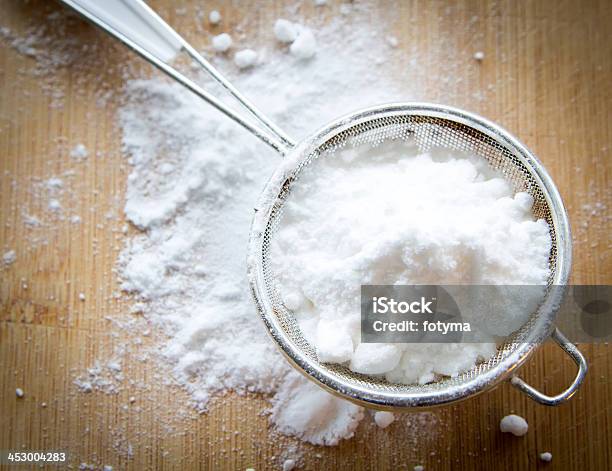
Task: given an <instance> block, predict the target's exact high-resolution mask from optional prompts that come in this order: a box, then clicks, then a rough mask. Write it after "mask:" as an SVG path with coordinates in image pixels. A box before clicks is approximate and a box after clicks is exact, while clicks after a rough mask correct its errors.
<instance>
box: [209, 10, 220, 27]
mask: <svg viewBox="0 0 612 471" xmlns="http://www.w3.org/2000/svg"><path fill="white" fill-rule="evenodd" d="M208 21H210V24H211V25H218V24H219V22H220V21H221V13H219V12H218V11H217V10H213V11H211V12H210V13H209V15H208Z"/></svg>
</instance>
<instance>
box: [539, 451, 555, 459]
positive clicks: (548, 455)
mask: <svg viewBox="0 0 612 471" xmlns="http://www.w3.org/2000/svg"><path fill="white" fill-rule="evenodd" d="M540 459H541V460H542V461H546V462H550V461H552V453H550V452H548V451H545V452H544V453H540Z"/></svg>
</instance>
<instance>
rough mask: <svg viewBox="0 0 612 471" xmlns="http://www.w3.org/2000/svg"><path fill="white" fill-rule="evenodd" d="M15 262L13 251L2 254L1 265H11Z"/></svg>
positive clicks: (15, 257)
mask: <svg viewBox="0 0 612 471" xmlns="http://www.w3.org/2000/svg"><path fill="white" fill-rule="evenodd" d="M16 260H17V253H16V252H15V251H14V250H9V251H7V252H4V254H3V255H2V263H4V264H5V265H12V264H13V263H15V261H16Z"/></svg>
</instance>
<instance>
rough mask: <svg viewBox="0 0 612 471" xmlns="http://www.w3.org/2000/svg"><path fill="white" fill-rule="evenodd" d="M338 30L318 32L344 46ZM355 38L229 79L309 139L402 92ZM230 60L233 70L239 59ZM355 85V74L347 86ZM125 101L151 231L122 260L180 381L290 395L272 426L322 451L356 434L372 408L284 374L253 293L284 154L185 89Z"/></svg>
mask: <svg viewBox="0 0 612 471" xmlns="http://www.w3.org/2000/svg"><path fill="white" fill-rule="evenodd" d="M338 27H339V25H337V24H334V25H332V26H330V27H328V28H327V29H325V28H324V29H322V30H320V31H319V33H318V34H320V35H322V36H323V37H335V36H336V35H337V34H338ZM351 34H352V33H351V32H350V31H349V32H347V33H346V35H347V41H346V43H342V44H340V43H337V44H336V43H335V42H334V41H330V47H329V48H326V50H324V51H323V50H322V51H319V54H318V55H317V57H316V58H315V59H314V60H313V61H305V62H302V61H294V60H291V59H290V58H288V57H287V55H286V53H285V52H283V51H280V52H276V53H270V52H268V53H267V57H266V61H265V62H263V63H262V64H261V65H260V66H259V67H258V68H257V69H256V71H255V70H253V71H252V72H251V71H245V72H243V73H240V74H237V75H236V76H232V75H231V73H230V74H229V75H230V77H229V78H230V79H231V80H232V81H233V82H234V83H235V85H236V86H237V87H238V88H239V89H240V90H241V91H243V92H244V93H245V94H246V95H247V96H249V97H250V98H251V99H253V101H254V102H255V103H256V104H259V105H260V107H261V108H262V109H265V110H266V111H267V112H268V114H270V115H271V116H272V118H273V119H274V120H275V121H277V122H279V123H280V124H283V125H284V127H287V128H288V130H289V131H291V132H292V134H294V135H297V136H298V137H299V136H300V135H302V134H303V133H304V132H305V131H307V130H312V129H315V128H316V127H317V126H320V125H322V124H324V123H325V122H326V121H329V120H330V119H333V118H335V117H337V116H338V115H339V114H341V113H343V112H347V111H350V110H351V109H353V108H354V103H355V102H356V100H357V97H358V99H359V100H360V101H361V103H363V105H364V106H365V105H371V104H375V103H379V102H381V101H385V100H389V99H391V98H392V97H393V96H394V87H393V84H392V83H389V84H388V85H387V86H385V87H376V88H374V89H370V88H369V85H368V83H369V82H370V80H371V73H370V71H371V68H370V62H369V60H367V58H364V57H363V56H362V55H360V54H358V53H357V51H358V50H359V49H360V46H359V44H358V42H357V41H351V40H350V37H351ZM354 34H355V35H356V37H357V36H358V34H360V33H358V32H355V33H354ZM218 65H219V68H220V69H222V70H223V71H224V72H226V71H227V70H230V71H231V68H230V67H227V62H220V63H219V64H218ZM346 76H351V77H353V79H352V80H351V81H350V83H349V84H348V85H347V83H346V80H345V77H346ZM366 89H369V90H370V91H369V93H368V94H367V95H366V96H363V90H366ZM339 91H342V93H339ZM126 95H127V97H128V100H127V103H126V105H125V106H124V107H123V108H122V110H121V112H120V122H121V127H122V129H123V143H124V148H125V150H126V152H127V153H128V154H129V155H130V160H129V161H130V163H131V165H132V171H131V174H130V176H129V178H128V188H127V198H126V205H125V212H126V216H127V218H128V219H129V220H130V221H131V222H132V223H133V224H135V225H136V226H137V227H138V228H140V229H141V230H142V232H141V233H140V234H138V235H136V236H135V237H134V238H132V239H131V240H130V242H129V244H128V246H127V247H126V249H125V250H124V252H123V254H122V256H121V263H120V265H121V267H122V268H121V274H122V278H123V284H122V287H123V289H124V290H126V291H130V292H133V293H134V294H136V295H137V296H138V297H139V298H141V300H142V301H144V302H143V303H142V304H140V307H139V310H141V311H142V312H143V314H144V316H146V318H147V319H149V320H150V321H151V322H153V324H155V325H157V326H158V327H160V328H161V329H162V330H163V331H164V332H166V333H167V334H168V335H169V340H168V341H167V342H166V343H165V345H163V346H162V347H161V349H160V350H161V354H162V356H163V358H164V360H163V361H164V362H168V363H169V364H170V366H171V368H172V370H173V377H174V378H176V380H177V381H178V382H179V384H181V385H182V386H183V387H184V388H185V389H187V390H188V391H190V393H191V395H192V398H193V401H194V403H195V404H196V406H197V407H198V408H200V409H205V408H206V406H207V404H208V402H209V400H210V398H211V395H213V394H215V393H219V392H223V391H226V390H228V389H231V390H235V391H238V392H246V391H254V392H264V393H274V392H275V391H276V390H277V388H279V387H280V390H279V393H278V395H277V396H276V398H275V399H274V400H273V402H274V407H273V413H272V414H271V419H272V421H273V422H275V423H276V424H277V428H278V429H279V430H280V431H281V432H283V433H287V434H292V435H296V436H299V437H301V438H302V439H304V440H308V441H311V442H313V443H320V444H335V443H337V442H338V440H340V439H342V438H345V437H348V436H350V435H351V434H352V433H353V431H354V429H355V427H356V425H357V423H358V422H359V420H360V418H361V416H362V410H361V408H359V407H357V406H354V405H352V404H349V403H347V402H345V401H341V400H339V399H336V398H335V397H333V396H331V395H329V394H328V393H326V392H324V391H323V390H321V389H320V388H318V387H317V386H315V385H312V384H310V383H308V382H307V380H305V379H304V378H301V377H299V376H297V375H295V376H294V375H290V376H289V377H288V378H287V379H286V380H285V379H284V378H285V375H287V373H288V372H289V371H290V367H289V366H288V364H287V363H286V361H285V360H284V359H283V358H282V357H281V356H280V355H279V354H278V353H277V351H276V347H275V346H274V344H273V342H271V341H270V339H269V338H268V336H267V334H266V332H265V329H264V327H263V325H262V324H261V321H260V320H259V319H258V318H257V316H256V314H255V308H254V306H253V303H252V300H251V298H250V293H249V292H248V283H247V280H246V274H245V272H246V267H245V257H246V246H247V239H248V232H249V225H250V221H251V215H252V208H253V204H254V203H255V201H256V199H257V195H258V194H259V192H260V191H261V188H262V186H263V184H264V182H265V180H266V179H267V178H268V177H269V175H270V174H271V173H272V170H273V168H274V166H275V165H277V164H278V163H279V162H280V161H279V159H278V156H277V155H275V154H274V153H273V152H272V151H270V150H269V149H267V148H266V147H265V146H263V145H262V144H260V143H259V142H258V141H257V140H256V139H255V138H253V137H252V136H250V135H249V134H248V133H246V132H244V131H243V130H242V129H241V128H239V127H238V126H236V125H235V124H234V123H232V122H231V121H229V120H227V119H226V118H225V117H223V116H222V115H221V114H219V113H218V112H216V111H215V110H213V109H211V108H210V107H207V106H205V105H203V104H202V103H200V102H199V101H197V100H195V99H194V98H193V96H192V95H191V94H190V93H189V92H187V91H185V90H184V89H182V88H181V87H180V86H178V85H175V84H171V83H168V82H167V81H165V80H161V79H151V80H132V81H130V82H129V83H128V85H127V88H126ZM404 96H406V94H405V92H404ZM291 118H293V119H291ZM84 379H85V380H88V378H84ZM295 395H300V397H303V398H304V400H305V401H307V402H308V403H310V402H309V401H311V399H312V397H313V395H314V397H316V398H317V404H319V403H320V402H321V401H322V406H321V407H323V410H322V409H320V408H319V407H316V404H315V405H313V407H312V408H310V407H304V405H303V404H299V405H298V404H294V402H293V397H294V396H295ZM296 414H297V415H296Z"/></svg>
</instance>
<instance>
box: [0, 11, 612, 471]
mask: <svg viewBox="0 0 612 471" xmlns="http://www.w3.org/2000/svg"><path fill="white" fill-rule="evenodd" d="M179 3H180V5H179ZM357 3H359V2H357ZM151 4H153V6H154V7H155V8H158V9H159V11H160V12H162V15H163V16H164V18H165V19H167V20H168V21H169V22H170V24H172V25H173V26H175V27H176V28H177V29H178V30H179V31H181V32H182V33H184V34H185V36H186V37H187V39H188V40H190V41H193V42H194V43H195V44H196V45H197V46H198V47H204V46H205V45H207V44H208V43H209V41H210V34H211V33H217V32H218V31H219V30H218V27H217V29H215V27H211V26H210V25H209V24H208V22H207V21H202V20H201V18H199V17H198V16H197V15H196V14H195V12H197V11H199V10H198V9H200V10H203V11H205V12H208V11H210V9H212V8H213V7H216V8H218V9H219V10H220V11H221V13H222V15H223V28H224V30H228V31H232V30H233V29H234V28H237V27H240V28H242V29H243V31H245V32H246V33H248V36H249V38H250V41H271V25H272V24H273V21H274V20H275V19H276V18H277V17H279V16H280V15H282V14H284V15H289V14H291V15H293V17H296V18H298V17H299V18H305V21H306V22H314V21H318V22H320V23H325V22H327V21H332V20H333V19H334V17H335V16H336V15H338V11H339V4H338V3H336V2H332V1H330V2H329V5H327V6H325V7H315V6H314V2H311V1H308V0H304V1H302V2H297V3H296V2H293V1H291V2H284V1H281V0H274V1H270V2H263V1H259V2H257V1H244V2H235V1H232V2H221V1H211V2H206V5H202V4H201V2H196V1H190V2H184V5H183V2H173V1H171V0H167V1H161V0H157V1H151ZM291 5H297V7H295V8H293V9H288V8H289V7H290V6H291ZM179 6H180V8H178V7H179ZM61 9H62V8H61V7H60V6H59V5H57V4H55V3H54V2H43V1H38V2H34V1H30V2H22V1H17V0H0V26H1V27H4V28H8V30H5V31H4V34H3V36H4V37H3V39H0V222H1V224H0V251H1V253H2V254H3V253H5V252H7V251H9V250H15V251H16V256H17V259H16V261H15V263H13V264H10V265H2V264H1V262H0V306H1V310H0V316H1V317H0V362H1V367H2V369H1V371H0V377H1V378H2V383H1V387H0V449H4V450H8V449H12V450H54V449H55V450H58V449H61V450H66V451H68V453H69V456H70V465H71V466H72V469H78V467H79V465H80V464H81V463H88V464H92V465H94V466H95V469H100V468H101V467H102V466H103V465H112V466H113V467H114V469H115V470H117V469H129V470H145V469H177V470H178V469H228V470H230V469H245V468H247V467H253V468H255V469H279V466H280V464H282V460H283V457H284V456H286V455H291V454H292V453H294V452H292V448H291V447H292V446H294V445H295V443H296V442H295V441H294V440H292V439H288V438H285V437H282V436H277V435H275V434H273V433H271V432H270V430H269V426H268V419H267V417H266V416H265V415H262V414H261V411H262V410H264V409H265V407H266V405H267V402H266V400H265V398H262V397H258V396H254V395H251V396H236V395H232V394H229V395H227V396H224V397H222V398H220V399H218V400H216V401H215V403H214V404H213V406H212V407H211V409H210V411H209V413H207V414H197V413H196V412H195V411H193V410H191V409H190V408H189V407H187V406H186V404H187V402H188V400H187V395H186V394H185V393H184V392H183V391H181V390H180V389H178V388H176V387H174V386H171V385H166V381H165V380H164V379H165V378H164V377H163V374H162V375H161V376H156V374H157V372H156V368H155V365H153V364H151V363H149V362H146V361H145V362H141V361H137V360H136V357H135V355H133V361H130V362H127V363H124V371H123V373H124V376H125V377H126V378H128V379H131V380H132V381H134V382H135V383H136V382H142V383H143V384H147V385H152V386H149V387H147V388H146V389H144V390H143V389H142V388H141V389H138V393H137V394H135V393H133V392H131V389H130V387H129V385H128V387H124V388H121V389H120V390H119V391H117V392H116V393H115V394H104V393H99V392H93V393H90V394H82V393H79V392H77V390H76V388H75V386H74V384H73V381H74V378H75V377H76V376H78V374H79V373H80V372H83V371H85V369H86V368H88V367H91V366H92V364H94V362H95V359H96V358H106V357H108V355H110V354H111V352H112V351H113V350H114V349H115V348H116V347H117V346H120V345H122V344H127V342H129V339H128V338H124V337H122V336H121V335H116V334H113V333H112V332H113V331H111V329H110V328H109V327H110V326H111V324H112V322H113V319H115V318H118V317H117V316H119V317H120V316H121V313H125V312H127V311H128V309H129V306H130V303H131V301H130V300H129V299H127V298H125V297H124V296H121V295H119V293H120V291H119V287H118V283H117V277H116V274H115V272H114V270H113V269H114V266H115V263H116V259H117V256H118V253H119V251H120V249H121V248H122V247H123V244H124V240H125V237H126V235H125V234H124V231H123V226H124V224H125V220H124V215H123V213H122V205H123V202H124V190H125V186H126V177H127V175H128V173H129V167H128V166H127V163H126V159H125V156H122V154H121V150H120V144H119V143H120V134H119V129H118V127H117V125H116V110H117V103H118V101H117V99H115V98H113V97H110V98H108V99H107V97H106V95H105V92H106V91H108V90H111V91H113V90H120V89H121V87H122V84H123V81H124V77H125V75H126V71H132V72H134V71H137V70H140V69H142V70H144V71H145V72H146V73H153V72H152V71H151V70H150V69H149V68H148V66H146V65H144V64H143V62H142V61H141V60H140V59H139V58H136V57H135V56H134V55H132V54H131V53H130V52H129V51H126V50H125V49H124V48H123V47H121V46H120V45H117V44H115V42H114V41H113V40H111V39H108V38H106V37H104V35H103V34H101V33H99V32H98V31H96V30H95V29H93V28H92V27H90V26H89V25H87V24H85V23H82V22H81V21H80V20H78V21H77V20H75V21H73V23H74V24H72V25H71V26H70V28H68V30H67V32H66V33H62V34H73V35H74V36H75V38H77V42H76V43H75V44H80V43H79V42H78V41H82V42H83V43H87V44H90V45H92V46H91V47H90V48H89V49H88V50H83V51H82V52H81V53H80V55H79V54H77V61H76V62H68V63H61V61H55V62H54V61H53V60H47V61H45V60H42V61H41V59H35V58H33V57H30V56H28V55H27V54H23V52H26V53H27V50H25V49H24V46H23V44H20V43H19V42H16V41H15V38H17V37H20V35H23V34H25V32H26V31H29V32H30V33H32V32H36V31H40V30H41V28H43V27H44V25H45V24H46V23H47V24H48V19H47V15H49V14H50V13H52V12H53V11H55V10H57V11H59V10H61ZM288 12H289V13H288ZM371 12H372V13H371V15H372V19H371V20H372V22H380V23H381V24H384V25H386V27H387V28H388V30H389V34H393V35H395V36H396V37H397V38H398V39H399V46H398V48H399V51H400V52H399V54H398V57H397V59H396V60H394V61H393V63H390V64H386V65H385V67H388V71H387V72H388V73H389V74H394V75H395V76H396V77H397V78H398V79H399V80H404V81H405V83H406V89H407V92H406V96H405V97H398V101H399V100H408V99H412V100H415V99H418V100H423V101H432V102H442V103H446V104H450V105H455V106H459V107H463V108H466V109H468V110H472V111H474V112H477V113H480V114H482V115H484V116H486V117H488V118H490V119H492V120H494V121H496V122H498V123H500V124H501V125H502V126H504V127H506V128H507V129H509V130H510V131H511V132H512V133H514V134H515V135H517V136H519V138H520V139H521V140H523V142H525V143H526V144H527V146H528V147H529V148H530V149H532V150H533V151H534V152H535V154H536V155H538V156H539V158H540V159H541V160H542V161H543V163H544V165H545V166H546V168H547V169H548V171H549V172H550V174H551V175H552V177H553V179H554V181H555V182H556V183H557V185H558V187H559V190H560V192H561V194H562V196H563V198H564V201H565V202H566V205H567V207H568V210H569V214H570V220H571V222H572V226H573V233H574V243H575V246H574V247H575V248H574V265H573V278H572V279H573V281H574V282H575V283H585V284H586V283H592V284H610V283H612V251H611V248H610V247H611V245H610V233H611V230H610V229H611V227H610V205H611V204H612V201H611V184H610V182H611V181H612V180H611V178H612V165H611V164H610V142H611V137H612V114H611V111H612V89H611V87H612V85H611V84H612V40H611V33H610V31H611V26H612V3H611V2H610V1H609V0H601V1H596V0H594V1H566V0H561V1H559V0H531V1H510V0H508V1H503V0H500V1H480V0H457V1H451V0H448V1H446V0H432V1H423V0H410V1H402V2H391V1H388V2H380V3H371ZM343 21H350V15H349V16H347V17H344V19H343ZM47 33H48V34H50V35H51V36H53V34H54V33H53V31H47ZM56 37H57V36H56ZM45 47H47V48H53V47H55V43H54V42H53V41H50V42H48V43H47V44H46V46H41V51H39V53H40V54H42V57H45V55H44V53H45V51H44V48H45ZM320 47H324V44H323V45H320ZM478 50H480V51H483V52H484V53H485V59H484V60H483V61H482V63H480V64H479V63H477V62H476V61H474V60H473V59H472V55H473V54H474V52H475V51H478ZM20 51H21V52H20ZM73 53H74V51H73ZM49 57H50V56H49ZM414 58H417V59H418V60H417V61H416V63H415V61H414V60H413V61H412V62H411V59H414ZM373 67H374V65H373ZM415 83H416V84H418V87H417V88H416V89H415V86H414V84H415ZM409 85H410V86H409ZM356 106H357V105H356ZM77 143H83V144H85V146H86V147H87V148H88V149H89V151H90V156H89V158H88V159H86V160H84V161H82V162H81V161H76V160H75V159H73V158H71V157H70V156H69V151H70V149H71V148H73V146H74V145H75V144H77ZM56 175H63V178H64V180H65V181H66V182H68V183H69V185H70V187H71V191H70V192H68V191H65V192H64V193H62V195H61V204H62V206H63V207H64V208H70V211H69V212H68V211H64V214H65V217H63V219H62V218H61V217H58V216H57V215H54V214H52V212H50V211H49V210H48V209H47V208H46V206H47V204H48V196H47V193H45V192H44V191H43V187H42V181H43V180H44V179H45V178H49V177H50V176H56ZM32 215H37V217H38V218H39V219H40V225H38V226H36V225H32V224H31V223H32V220H31V219H30V220H29V222H30V225H28V224H27V223H28V219H27V218H28V216H32ZM70 215H78V216H79V217H80V218H81V223H80V224H75V223H72V222H71V221H70ZM128 232H129V233H134V232H136V229H134V228H131V227H130V228H129V229H128ZM80 293H83V294H84V296H85V299H84V300H80V299H79V294H80ZM581 350H582V351H583V352H584V353H585V355H586V356H587V358H588V361H589V365H590V371H589V374H588V377H587V379H586V381H585V383H584V385H583V386H582V388H581V390H580V391H579V393H578V394H576V396H575V397H573V398H572V399H571V400H570V401H569V402H568V403H567V404H564V405H562V406H559V407H556V408H547V407H544V406H539V405H536V404H535V403H533V402H532V401H530V400H529V399H528V398H526V397H525V396H523V395H522V394H521V393H519V392H518V391H517V390H515V389H513V388H512V387H511V386H510V385H508V384H503V385H501V386H500V387H498V388H497V389H495V390H494V391H491V392H488V393H485V394H482V395H480V396H478V397H476V398H473V399H470V400H468V401H465V402H463V403H460V404H457V405H454V406H450V407H444V408H439V409H435V410H431V411H429V412H427V413H420V414H402V415H400V416H399V417H398V420H397V421H396V423H394V424H393V425H392V426H390V427H389V428H388V429H386V430H380V429H378V428H377V427H376V426H374V425H373V424H372V420H371V419H369V418H366V419H365V420H364V421H363V422H362V424H361V425H360V426H359V428H358V430H357V433H356V436H355V437H354V438H353V439H351V440H347V441H344V442H342V443H341V444H340V445H339V446H337V447H329V448H325V447H314V446H309V445H301V446H300V449H301V450H302V459H301V461H300V465H301V466H302V468H303V469H308V470H313V469H343V470H350V469H412V467H413V466H415V465H418V464H420V465H423V466H424V467H425V469H428V470H429V469H516V470H518V469H535V468H542V469H551V470H552V469H559V470H567V469H587V470H607V469H611V468H612V431H611V427H612V405H611V402H612V386H611V385H610V377H611V375H612V360H611V358H612V353H611V350H610V347H609V346H608V345H582V346H581ZM574 372H575V370H574V366H573V364H572V363H571V361H570V360H569V359H568V358H567V357H566V356H565V355H564V354H563V353H562V352H561V351H560V349H558V348H557V347H555V346H554V345H546V346H544V347H543V348H542V349H541V350H539V351H538V352H537V353H536V354H535V355H534V356H533V357H532V359H531V360H530V361H529V362H528V364H527V365H526V366H525V367H524V368H523V369H522V370H521V376H522V377H523V378H525V379H526V380H528V381H529V382H530V383H531V384H534V385H537V386H538V387H540V388H542V389H543V390H544V391H547V392H549V393H551V392H554V391H559V390H561V389H562V388H564V387H565V386H567V385H568V384H569V382H570V381H571V379H572V378H573V375H574ZM153 385H156V386H153ZM17 387H20V388H22V389H23V390H24V391H25V397H23V398H21V399H19V398H17V397H16V395H15V389H16V388H17ZM132 395H134V396H135V397H134V402H130V397H131V396H132ZM43 403H45V405H46V407H45V406H43ZM511 411H513V412H516V413H518V414H520V415H522V416H524V417H526V419H527V421H528V422H529V427H530V430H529V433H528V434H527V435H526V436H525V437H522V438H515V437H510V436H507V435H502V434H501V433H499V432H498V424H499V419H500V418H501V417H502V416H504V415H506V414H508V413H510V412H511ZM544 451H550V452H552V454H553V461H552V462H551V463H548V464H546V463H542V462H541V461H540V460H539V459H538V455H539V453H541V452H544ZM0 467H2V466H0ZM60 468H62V467H60ZM3 469H4V468H3ZM18 469H25V468H23V467H22V468H18Z"/></svg>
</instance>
